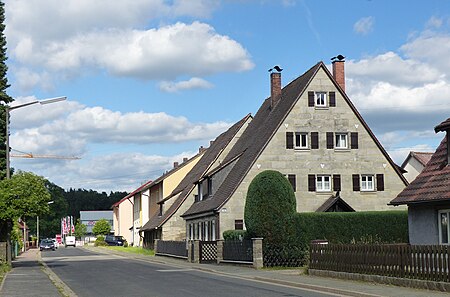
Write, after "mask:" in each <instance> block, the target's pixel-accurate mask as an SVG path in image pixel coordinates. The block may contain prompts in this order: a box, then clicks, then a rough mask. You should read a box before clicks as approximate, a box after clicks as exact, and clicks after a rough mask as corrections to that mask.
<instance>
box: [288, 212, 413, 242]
mask: <svg viewBox="0 0 450 297" xmlns="http://www.w3.org/2000/svg"><path fill="white" fill-rule="evenodd" d="M294 225H295V229H296V234H297V235H296V239H297V244H299V245H302V246H308V245H309V243H310V242H311V241H312V240H315V239H325V240H328V242H330V243H344V244H349V243H367V244H372V243H407V242H408V212H407V211H362V212H322V213H320V212H313V213H297V214H296V216H295V220H294Z"/></svg>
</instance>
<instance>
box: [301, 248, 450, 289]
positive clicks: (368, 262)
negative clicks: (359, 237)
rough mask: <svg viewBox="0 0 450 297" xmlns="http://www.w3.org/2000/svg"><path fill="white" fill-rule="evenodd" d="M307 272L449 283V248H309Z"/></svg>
mask: <svg viewBox="0 0 450 297" xmlns="http://www.w3.org/2000/svg"><path fill="white" fill-rule="evenodd" d="M309 268H310V269H317V270H331V271H340V272H350V273H360V274H373V275H381V276H390V277H400V278H411V279H422V280H430V281H443V282H450V246H443V245H433V246H430V245H408V244H395V245H358V244H355V245H353V244H352V245H350V244H348V245H345V244H312V245H311V246H310V264H309Z"/></svg>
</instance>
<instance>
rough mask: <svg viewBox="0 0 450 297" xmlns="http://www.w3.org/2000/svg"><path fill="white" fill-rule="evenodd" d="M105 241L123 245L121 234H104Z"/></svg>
mask: <svg viewBox="0 0 450 297" xmlns="http://www.w3.org/2000/svg"><path fill="white" fill-rule="evenodd" d="M105 242H106V243H107V244H108V245H118V246H123V244H124V243H125V239H124V238H123V237H122V236H116V235H106V237H105Z"/></svg>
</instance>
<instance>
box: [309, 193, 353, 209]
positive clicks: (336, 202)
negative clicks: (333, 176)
mask: <svg viewBox="0 0 450 297" xmlns="http://www.w3.org/2000/svg"><path fill="white" fill-rule="evenodd" d="M333 209H334V210H333ZM336 209H339V211H341V212H354V211H355V210H354V209H353V207H351V206H350V205H349V204H348V203H347V202H345V201H344V199H342V198H341V196H340V195H339V194H336V195H332V196H331V197H330V198H328V199H327V200H326V201H325V202H324V203H323V204H322V205H321V206H320V207H319V208H318V209H317V210H316V212H329V211H330V210H331V211H336Z"/></svg>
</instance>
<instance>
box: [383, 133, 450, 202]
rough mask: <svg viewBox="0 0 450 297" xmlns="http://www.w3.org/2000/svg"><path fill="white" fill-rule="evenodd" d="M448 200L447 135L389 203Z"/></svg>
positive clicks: (449, 167) (449, 172) (449, 168)
mask: <svg viewBox="0 0 450 297" xmlns="http://www.w3.org/2000/svg"><path fill="white" fill-rule="evenodd" d="M443 200H447V201H449V200H450V166H449V165H447V137H444V139H443V140H442V142H441V144H440V145H439V147H438V148H437V150H436V152H435V153H434V154H433V156H432V157H431V159H430V161H429V162H428V163H427V165H426V166H425V168H424V169H423V171H422V172H421V173H420V174H419V175H418V176H417V177H416V179H415V180H414V181H412V182H411V184H409V185H408V186H407V187H406V188H405V189H404V190H403V191H402V192H401V193H400V194H398V195H397V197H396V198H395V199H394V200H392V201H391V202H390V204H391V205H401V204H414V203H424V202H434V201H443Z"/></svg>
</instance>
